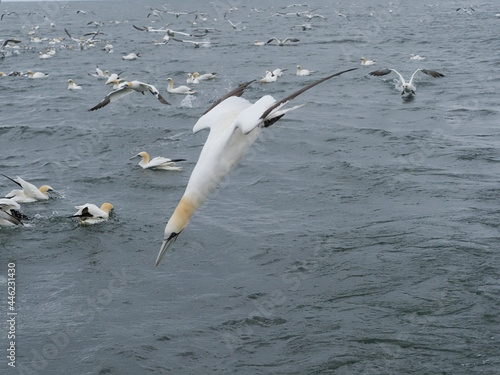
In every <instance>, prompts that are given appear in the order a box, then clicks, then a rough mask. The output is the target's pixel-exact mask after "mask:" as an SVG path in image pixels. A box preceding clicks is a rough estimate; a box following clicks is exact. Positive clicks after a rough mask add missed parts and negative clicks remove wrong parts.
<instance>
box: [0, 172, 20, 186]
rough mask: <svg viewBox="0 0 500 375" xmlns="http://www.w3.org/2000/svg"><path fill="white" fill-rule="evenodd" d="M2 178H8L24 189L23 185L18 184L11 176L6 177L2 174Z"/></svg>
mask: <svg viewBox="0 0 500 375" xmlns="http://www.w3.org/2000/svg"><path fill="white" fill-rule="evenodd" d="M2 176H4V177H5V178H8V179H9V180H11V181H12V182H13V183H15V184H16V185H19V186H20V187H22V185H21V184H20V183H19V182H17V181H16V180H14V179H13V178H10V177H9V176H6V175H4V174H2Z"/></svg>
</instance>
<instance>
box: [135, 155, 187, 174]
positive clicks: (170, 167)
mask: <svg viewBox="0 0 500 375" xmlns="http://www.w3.org/2000/svg"><path fill="white" fill-rule="evenodd" d="M137 157H139V158H141V161H140V162H139V165H140V166H141V167H142V168H143V169H163V170H165V171H178V172H180V171H182V167H177V166H176V165H175V163H176V162H179V161H186V159H167V158H164V157H162V156H156V157H154V158H153V159H150V158H149V154H148V153H147V152H146V151H141V152H139V153H138V154H137V155H136V156H133V157H132V158H131V159H134V158H137Z"/></svg>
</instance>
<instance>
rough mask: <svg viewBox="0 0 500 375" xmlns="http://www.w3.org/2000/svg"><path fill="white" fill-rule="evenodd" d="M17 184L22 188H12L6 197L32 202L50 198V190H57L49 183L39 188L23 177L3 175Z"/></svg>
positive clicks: (19, 201)
mask: <svg viewBox="0 0 500 375" xmlns="http://www.w3.org/2000/svg"><path fill="white" fill-rule="evenodd" d="M2 176H4V177H6V178H8V179H9V180H11V181H12V182H14V183H15V184H17V185H19V186H20V187H21V188H22V190H12V191H11V192H10V193H8V194H7V195H6V196H5V198H12V199H13V200H14V201H16V202H18V203H32V202H37V201H43V200H47V199H49V192H55V190H54V189H52V188H51V187H50V186H49V185H42V186H40V187H39V188H37V187H36V186H35V185H33V184H31V183H29V182H28V181H25V180H23V179H22V178H21V177H19V176H16V178H10V177H9V176H6V175H2Z"/></svg>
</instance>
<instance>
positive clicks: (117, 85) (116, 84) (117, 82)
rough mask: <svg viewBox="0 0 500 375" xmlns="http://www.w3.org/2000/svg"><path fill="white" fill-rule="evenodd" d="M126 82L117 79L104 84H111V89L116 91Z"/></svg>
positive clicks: (122, 79)
mask: <svg viewBox="0 0 500 375" xmlns="http://www.w3.org/2000/svg"><path fill="white" fill-rule="evenodd" d="M126 81H127V80H126V79H124V78H118V79H114V80H112V81H111V82H108V83H106V85H108V84H109V83H112V84H113V86H112V87H111V88H112V89H113V90H118V89H119V88H120V85H121V84H122V83H123V82H126Z"/></svg>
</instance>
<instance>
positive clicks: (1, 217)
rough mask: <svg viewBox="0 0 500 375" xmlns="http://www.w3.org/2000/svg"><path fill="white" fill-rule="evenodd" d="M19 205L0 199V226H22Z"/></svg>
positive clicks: (7, 199)
mask: <svg viewBox="0 0 500 375" xmlns="http://www.w3.org/2000/svg"><path fill="white" fill-rule="evenodd" d="M20 208H21V206H20V205H19V203H17V202H16V201H15V200H14V199H9V198H1V199H0V226H13V225H24V224H23V223H22V222H21V218H20V212H19V211H18V210H19V209H20Z"/></svg>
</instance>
